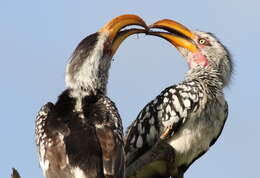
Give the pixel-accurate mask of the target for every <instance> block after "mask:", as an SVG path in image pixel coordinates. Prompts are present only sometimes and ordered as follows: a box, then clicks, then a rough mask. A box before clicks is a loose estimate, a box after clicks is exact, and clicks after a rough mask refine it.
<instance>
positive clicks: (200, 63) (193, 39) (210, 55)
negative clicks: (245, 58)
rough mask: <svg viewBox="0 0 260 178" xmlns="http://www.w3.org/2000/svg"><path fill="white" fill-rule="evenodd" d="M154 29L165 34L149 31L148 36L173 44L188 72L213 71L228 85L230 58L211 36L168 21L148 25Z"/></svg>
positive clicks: (230, 68)
mask: <svg viewBox="0 0 260 178" xmlns="http://www.w3.org/2000/svg"><path fill="white" fill-rule="evenodd" d="M155 28H157V29H163V30H165V31H166V32H162V31H161V32H158V31H157V32H155V31H152V30H150V31H149V32H148V34H150V35H155V36H159V37H162V38H164V39H166V40H167V41H169V42H170V43H171V44H173V45H174V46H175V47H176V48H177V49H178V51H179V52H180V53H181V54H182V55H183V56H184V58H185V59H186V60H187V63H188V65H189V68H190V71H198V70H200V69H202V70H204V69H205V70H211V71H215V72H216V73H218V76H219V77H220V78H221V80H222V82H223V84H224V85H227V84H228V83H229V80H230V77H231V73H232V60H231V56H230V55H229V52H228V50H227V49H226V48H225V46H224V45H222V44H221V43H220V41H219V40H218V39H217V38H216V37H215V36H214V35H213V34H211V33H206V32H202V31H191V30H189V29H188V28H187V27H185V26H184V25H182V24H180V23H178V22H176V21H173V20H169V19H164V20H160V21H157V22H155V23H154V24H152V25H150V29H155ZM194 69H195V70H194Z"/></svg>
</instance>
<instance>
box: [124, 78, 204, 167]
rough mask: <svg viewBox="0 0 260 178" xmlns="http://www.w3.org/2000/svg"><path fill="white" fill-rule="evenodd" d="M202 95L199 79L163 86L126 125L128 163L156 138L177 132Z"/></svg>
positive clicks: (192, 112) (144, 150) (197, 106)
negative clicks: (162, 89) (158, 93)
mask: <svg viewBox="0 0 260 178" xmlns="http://www.w3.org/2000/svg"><path fill="white" fill-rule="evenodd" d="M203 95H204V94H203V88H202V87H201V85H200V84H199V82H196V81H192V82H185V83H182V84H180V85H176V86H171V87H168V88H166V89H165V90H164V91H162V92H161V94H160V95H159V96H157V97H156V98H155V99H154V100H153V101H151V102H150V103H148V104H147V105H146V106H145V107H144V109H143V110H142V111H141V112H140V113H139V115H138V117H137V119H136V120H135V121H134V122H133V123H132V124H131V125H130V127H129V129H128V132H127V138H126V145H125V151H126V156H127V165H129V164H131V163H132V162H133V161H135V160H136V159H137V158H138V157H140V156H141V155H143V154H144V153H145V152H147V151H148V150H149V149H150V148H151V147H152V146H153V145H154V144H155V143H156V142H157V140H158V139H159V138H161V139H167V138H168V137H171V136H173V135H174V133H176V132H178V130H179V129H180V128H181V127H182V126H183V124H184V123H185V122H186V121H187V119H189V117H190V116H191V114H196V113H198V112H199V111H198V109H199V108H200V109H201V107H200V105H201V104H202V103H204V101H203Z"/></svg>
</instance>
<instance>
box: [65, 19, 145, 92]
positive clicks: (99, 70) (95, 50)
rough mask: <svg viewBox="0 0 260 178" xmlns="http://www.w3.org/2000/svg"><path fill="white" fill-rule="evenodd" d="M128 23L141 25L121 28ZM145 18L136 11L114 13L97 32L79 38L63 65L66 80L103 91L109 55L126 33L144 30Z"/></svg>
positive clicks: (75, 87)
mask: <svg viewBox="0 0 260 178" xmlns="http://www.w3.org/2000/svg"><path fill="white" fill-rule="evenodd" d="M130 25H137V26H141V27H143V28H142V29H137V28H132V29H125V30H124V29H123V28H125V27H127V26H130ZM146 29H148V27H147V26H146V24H145V22H144V21H143V20H142V19H141V18H140V17H138V16H136V15H131V14H126V15H121V16H118V17H116V18H114V19H112V20H111V21H109V22H108V23H107V24H105V25H104V26H103V27H102V28H101V29H100V30H98V32H96V33H94V34H91V35H89V36H87V37H86V38H85V39H83V40H82V41H81V42H80V43H79V45H78V46H77V48H76V49H75V51H74V53H73V54H72V57H71V61H70V63H69V64H68V66H67V72H66V79H65V80H66V84H67V86H68V87H69V88H72V89H80V90H82V89H84V90H86V91H92V92H93V91H94V92H95V91H97V90H101V91H102V92H105V90H106V84H107V79H108V72H109V68H110V64H111V59H112V57H113V56H114V54H115V53H116V51H117V49H118V48H119V46H120V44H121V43H122V42H123V41H124V40H125V39H126V38H127V37H128V36H130V35H132V34H137V33H145V32H146V31H147V30H146Z"/></svg>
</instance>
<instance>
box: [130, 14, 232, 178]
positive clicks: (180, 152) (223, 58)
mask: <svg viewBox="0 0 260 178" xmlns="http://www.w3.org/2000/svg"><path fill="white" fill-rule="evenodd" d="M154 28H158V29H163V30H165V31H164V32H163V31H157V32H156V31H152V30H150V31H149V33H148V34H150V35H154V36H159V37H161V38H164V39H166V40H167V41H169V42H170V43H172V44H173V45H174V46H175V47H176V48H177V49H178V51H179V52H180V53H181V54H182V56H184V58H185V59H186V61H187V63H188V65H189V71H188V72H187V74H186V77H185V79H184V81H182V82H181V83H179V84H177V85H172V86H169V87H167V88H166V89H165V90H163V91H162V92H161V94H159V95H158V96H157V97H156V98H155V99H154V100H152V101H151V102H149V103H148V104H147V105H146V106H145V107H144V109H143V110H142V111H141V112H140V113H139V115H138V116H137V119H136V120H135V121H134V122H133V123H132V124H131V125H130V127H129V129H128V131H127V138H126V145H125V151H126V159H127V163H126V166H127V167H131V165H134V164H137V162H138V159H139V158H140V157H142V156H143V155H145V153H147V152H149V151H151V149H152V147H153V145H155V143H157V142H159V141H164V142H166V143H167V144H169V145H170V146H171V148H173V151H174V154H173V155H174V158H172V162H171V163H170V164H165V166H162V165H159V163H161V162H158V165H156V164H157V163H156V164H153V165H152V166H151V167H150V169H153V168H155V169H156V167H160V168H162V167H163V168H164V169H166V171H162V170H159V171H157V172H156V171H155V172H153V173H151V174H150V173H146V172H142V168H139V169H140V170H139V172H138V170H137V174H136V175H137V176H136V177H138V173H140V174H139V175H142V176H143V178H144V177H145V176H146V177H160V176H161V177H169V176H172V177H174V178H183V176H184V173H185V171H186V170H187V169H188V167H189V166H190V165H191V164H192V163H193V162H194V161H195V160H196V159H198V158H199V157H200V156H201V155H203V154H204V153H205V152H206V151H207V150H208V149H209V147H210V146H212V145H213V144H214V143H215V142H216V140H217V139H218V137H219V135H220V134H221V132H222V129H223V127H224V124H225V121H226V119H227V116H228V105H227V102H226V101H225V98H224V94H223V88H224V87H225V86H227V85H228V84H229V81H230V78H231V74H232V69H233V68H232V60H231V56H230V54H229V52H228V50H227V49H226V48H225V47H224V46H223V45H222V44H221V42H220V41H219V40H218V39H217V38H216V37H215V36H214V35H213V34H211V33H205V32H202V31H191V30H189V29H188V28H186V27H185V26H183V25H182V24H180V23H178V22H176V21H173V20H169V19H164V20H160V21H158V22H156V23H154V24H153V25H151V26H150V29H154ZM159 151H160V150H159ZM144 166H145V165H144ZM148 168H149V167H148ZM145 170H148V171H149V169H145ZM127 171H128V170H127ZM127 174H128V175H129V173H128V172H127ZM144 175H145V176H144ZM142 176H140V177H142Z"/></svg>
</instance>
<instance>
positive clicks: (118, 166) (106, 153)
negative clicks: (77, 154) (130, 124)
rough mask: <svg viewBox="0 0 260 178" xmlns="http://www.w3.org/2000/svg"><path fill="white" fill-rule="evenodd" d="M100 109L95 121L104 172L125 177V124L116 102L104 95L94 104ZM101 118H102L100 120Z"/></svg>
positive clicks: (118, 177)
mask: <svg viewBox="0 0 260 178" xmlns="http://www.w3.org/2000/svg"><path fill="white" fill-rule="evenodd" d="M94 108H95V109H97V110H98V112H94V113H96V116H94V115H93V117H97V118H96V119H94V120H96V122H95V127H96V133H97V137H98V139H99V142H100V145H101V148H102V153H103V166H104V174H105V175H106V176H110V177H113V178H122V177H124V172H125V152H124V143H123V126H122V121H121V118H120V115H119V113H118V110H117V108H116V106H115V104H114V103H113V102H112V101H111V100H110V99H109V98H108V97H105V96H104V97H102V98H100V99H99V100H98V102H97V103H96V104H95V106H94ZM99 118H102V120H100V122H99Z"/></svg>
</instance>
